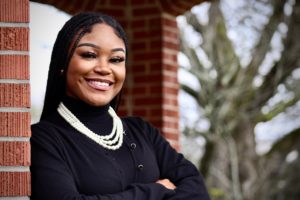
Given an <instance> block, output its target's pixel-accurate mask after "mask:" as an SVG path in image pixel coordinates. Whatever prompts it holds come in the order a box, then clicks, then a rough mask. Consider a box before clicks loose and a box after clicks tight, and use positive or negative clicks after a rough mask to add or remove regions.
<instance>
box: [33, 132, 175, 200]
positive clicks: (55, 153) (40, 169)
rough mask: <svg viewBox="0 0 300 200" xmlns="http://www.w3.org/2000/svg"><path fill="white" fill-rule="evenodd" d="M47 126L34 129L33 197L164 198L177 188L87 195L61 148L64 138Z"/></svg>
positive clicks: (152, 185)
mask: <svg viewBox="0 0 300 200" xmlns="http://www.w3.org/2000/svg"><path fill="white" fill-rule="evenodd" d="M47 129H48V128H45V127H44V128H41V127H34V128H32V137H31V139H30V141H31V153H32V154H31V156H32V159H31V160H32V163H31V168H30V169H31V175H32V196H31V199H33V200H71V199H72V200H163V199H165V198H167V196H169V195H172V194H174V193H175V192H174V191H171V190H168V189H166V188H164V187H163V186H162V185H160V184H156V183H150V184H132V185H131V186H130V187H128V188H127V189H126V190H125V191H120V192H119V193H116V194H97V195H92V196H87V195H83V194H80V193H79V192H78V190H77V189H76V185H75V182H74V179H73V175H72V173H71V171H70V169H69V168H68V166H67V164H66V162H65V160H64V156H63V149H62V148H61V147H62V146H63V145H61V140H60V139H59V138H58V137H55V136H53V134H52V135H51V131H49V130H47Z"/></svg>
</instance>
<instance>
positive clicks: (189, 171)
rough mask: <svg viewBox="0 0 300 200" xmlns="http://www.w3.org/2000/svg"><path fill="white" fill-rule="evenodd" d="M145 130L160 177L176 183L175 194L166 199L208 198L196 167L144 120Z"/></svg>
mask: <svg viewBox="0 0 300 200" xmlns="http://www.w3.org/2000/svg"><path fill="white" fill-rule="evenodd" d="M144 124H145V127H144V128H145V132H146V134H147V136H148V137H149V138H150V140H151V142H152V144H153V146H154V151H155V153H156V157H157V161H158V164H159V168H160V172H161V178H162V179H164V178H167V179H169V180H170V181H171V182H172V183H174V184H175V185H176V189H175V191H176V194H175V195H174V196H171V197H168V198H167V199H168V200H182V199H188V200H209V199H210V197H209V195H208V192H207V189H206V187H205V184H204V181H203V178H202V176H201V174H200V173H199V171H198V170H197V168H196V167H195V166H194V165H193V164H192V163H191V162H190V161H188V160H187V159H185V158H184V157H183V155H182V154H180V153H177V151H176V150H175V149H173V148H172V147H171V146H170V144H169V142H167V141H166V140H165V139H164V138H163V137H162V136H161V134H160V132H159V131H158V130H157V129H156V128H154V127H153V126H151V125H150V124H149V123H147V122H144Z"/></svg>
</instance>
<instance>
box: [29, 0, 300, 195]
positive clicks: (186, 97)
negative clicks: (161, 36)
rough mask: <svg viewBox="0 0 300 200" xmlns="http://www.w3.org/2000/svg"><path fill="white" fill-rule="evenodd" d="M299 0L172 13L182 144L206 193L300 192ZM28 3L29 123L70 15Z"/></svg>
mask: <svg viewBox="0 0 300 200" xmlns="http://www.w3.org/2000/svg"><path fill="white" fill-rule="evenodd" d="M299 4H300V2H299V1H297V0H222V1H217V0H215V1H212V2H206V3H202V4H200V5H199V6H195V7H193V8H192V9H191V11H190V12H187V13H185V14H184V15H182V16H179V17H177V23H178V26H179V29H180V48H181V49H180V53H179V55H178V62H179V65H180V69H179V74H178V79H179V81H180V84H181V90H180V94H179V97H178V98H179V104H180V106H179V107H180V130H181V136H180V143H181V152H182V153H183V154H184V155H185V156H186V157H187V158H188V159H189V160H191V161H192V162H193V163H194V164H195V165H196V166H197V167H198V169H199V170H200V171H201V173H202V174H203V176H204V178H205V180H206V185H207V187H208V189H209V192H210V195H211V197H212V199H226V200H227V199H228V200H231V199H233V200H241V199H249V200H250V199H261V200H265V199H272V200H281V199H282V200H296V199H300V184H299V183H300V173H298V172H299V170H300V158H299V150H300V101H299V99H300V88H299V84H300V68H299V67H300V42H299V34H300V5H299ZM30 10H31V12H30V13H31V16H30V47H31V51H30V63H31V77H30V78H31V102H32V108H31V114H32V123H34V122H36V121H38V120H39V116H40V112H41V109H42V103H43V98H44V91H45V87H46V79H47V71H48V68H47V67H46V66H49V62H50V56H51V50H52V47H53V43H54V40H55V38H56V35H57V32H58V31H59V29H60V28H61V27H62V26H63V24H64V23H65V21H66V20H68V19H69V18H70V15H68V14H66V13H63V12H62V11H59V10H57V9H55V8H54V7H51V6H48V5H44V4H38V3H33V2H30ZM49 19H51V20H49ZM45 22H47V24H46V26H45ZM39 27H43V28H39Z"/></svg>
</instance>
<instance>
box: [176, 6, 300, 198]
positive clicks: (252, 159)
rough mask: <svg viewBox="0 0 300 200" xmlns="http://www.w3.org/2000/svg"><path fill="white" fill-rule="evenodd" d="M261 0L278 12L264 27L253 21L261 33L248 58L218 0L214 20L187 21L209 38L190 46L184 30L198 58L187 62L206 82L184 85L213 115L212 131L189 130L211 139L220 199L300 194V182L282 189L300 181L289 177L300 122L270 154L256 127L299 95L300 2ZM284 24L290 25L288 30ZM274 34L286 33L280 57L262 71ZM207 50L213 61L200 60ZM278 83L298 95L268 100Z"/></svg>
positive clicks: (211, 168)
mask: <svg viewBox="0 0 300 200" xmlns="http://www.w3.org/2000/svg"><path fill="white" fill-rule="evenodd" d="M259 3H261V4H264V5H268V6H271V7H272V10H273V12H272V13H271V14H270V16H269V18H268V22H267V23H266V24H265V25H264V26H263V27H262V28H261V30H260V29H259V28H257V27H254V28H257V31H259V32H260V37H259V39H258V41H257V42H256V45H255V46H254V47H253V48H252V51H251V52H252V56H251V59H250V61H249V62H248V63H247V64H246V65H242V64H241V61H240V57H239V56H237V53H236V51H235V47H234V45H233V43H232V41H231V40H230V39H229V37H228V33H227V26H226V20H224V16H223V13H222V11H221V9H220V2H219V1H212V2H211V5H210V9H209V12H208V15H209V22H208V23H207V24H202V23H200V22H199V20H198V18H197V15H196V14H195V13H193V12H188V13H186V15H185V18H186V21H187V23H188V24H189V25H190V26H191V27H192V28H193V29H194V31H196V32H198V33H199V34H200V35H201V37H202V43H201V44H200V46H199V47H196V48H195V47H191V46H190V45H189V44H188V41H187V37H186V36H185V35H184V30H183V29H182V30H181V51H182V53H184V55H186V56H187V58H188V59H189V62H190V65H191V67H190V68H183V69H184V70H187V71H188V72H189V73H191V74H193V75H194V76H195V77H196V78H197V81H198V83H199V85H200V86H201V87H200V89H195V88H193V87H191V86H189V85H187V84H182V85H181V88H182V90H183V91H185V92H186V93H188V94H189V95H190V96H191V97H193V98H194V99H195V100H196V102H197V104H198V105H199V106H200V107H201V108H202V109H203V111H204V116H205V117H206V118H207V119H208V120H209V122H210V127H209V130H207V131H206V132H199V131H197V130H196V129H192V130H191V129H188V128H187V129H186V130H185V132H186V133H188V134H190V133H193V134H196V135H202V136H203V137H204V138H205V140H206V145H205V150H204V155H203V156H202V158H201V160H200V162H199V163H200V165H199V169H200V171H201V172H202V173H203V175H204V176H205V178H206V180H207V185H208V187H209V189H210V192H211V195H212V196H213V197H214V198H215V199H234V200H241V199H247V200H250V199H251V200H252V199H282V198H281V196H282V195H283V194H289V196H288V197H289V199H296V197H298V198H299V196H300V188H299V187H298V188H295V187H293V188H291V189H290V192H287V193H283V192H282V191H283V188H285V189H286V188H288V186H291V185H292V183H294V182H296V181H298V182H299V181H300V176H299V175H293V176H290V174H291V173H290V171H289V170H290V169H293V170H295V169H299V166H300V165H299V163H300V161H299V158H298V159H296V161H293V162H287V161H286V158H287V156H288V155H290V153H291V152H292V151H293V150H294V151H295V152H296V153H297V152H300V135H299V134H300V129H297V130H294V131H292V132H291V133H289V134H287V136H286V137H284V138H282V139H281V140H280V141H278V142H277V143H276V144H274V145H273V147H272V149H271V150H270V151H269V152H268V153H267V154H265V155H259V154H258V153H257V152H256V142H255V134H254V128H255V126H256V125H257V124H258V123H259V122H264V121H268V120H271V119H273V118H274V117H275V116H277V115H278V114H280V113H282V112H285V111H286V110H287V109H288V108H290V107H291V106H293V105H296V103H297V102H298V101H299V99H300V91H299V87H298V85H299V84H298V83H299V80H297V79H294V78H292V77H291V74H292V73H293V72H294V71H295V69H297V68H299V64H300V57H299V53H300V42H299V41H298V34H299V33H300V1H296V2H292V1H287V0H286V1H284V0H279V1H278V0H270V2H268V3H264V2H259ZM288 5H290V6H292V8H293V9H292V11H293V12H292V13H291V14H289V13H288V12H286V11H285V10H284V8H285V6H288ZM284 27H287V31H286V32H285V31H284ZM275 34H277V35H278V34H279V35H280V38H281V41H282V47H283V48H282V51H281V52H280V53H281V56H280V57H279V58H278V59H277V60H276V59H275V60H272V62H271V64H270V66H269V70H265V73H264V74H262V73H261V72H260V70H261V68H262V66H263V65H264V62H265V61H266V57H267V56H268V54H269V53H270V52H271V51H272V50H273V49H272V45H271V41H272V38H274V35H275ZM200 49H201V51H202V52H204V54H205V55H206V56H207V58H208V60H209V62H210V64H209V65H206V64H205V63H204V62H203V61H202V60H201V59H199V51H200ZM257 80H259V81H257ZM257 82H258V83H257ZM279 86H281V87H284V88H285V89H286V91H289V92H291V93H292V95H291V97H290V98H289V99H284V100H281V101H278V102H276V104H275V105H272V106H270V105H269V106H268V103H269V101H270V99H272V98H274V96H275V95H276V94H277V90H278V87H279ZM264 107H267V108H268V109H263V108H264ZM266 110H267V111H266ZM295 152H294V154H295ZM294 157H295V156H294ZM296 157H297V156H296ZM295 163H297V164H298V165H296V164H295ZM283 164H284V167H283ZM283 168H284V169H283ZM283 177H284V178H283ZM280 181H281V182H280ZM282 181H283V182H282ZM281 183H282V185H281V186H280V184H281ZM274 185H275V186H274ZM277 186H278V187H277ZM285 199H287V198H285Z"/></svg>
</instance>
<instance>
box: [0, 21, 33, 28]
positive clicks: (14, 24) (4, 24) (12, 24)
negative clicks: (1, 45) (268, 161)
mask: <svg viewBox="0 0 300 200" xmlns="http://www.w3.org/2000/svg"><path fill="white" fill-rule="evenodd" d="M0 26H1V27H26V28H29V23H28V22H25V23H9V22H0Z"/></svg>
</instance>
